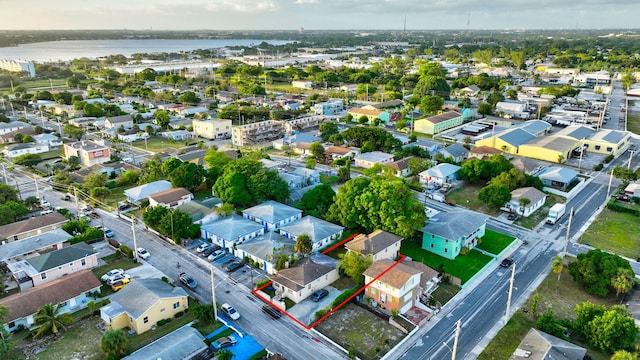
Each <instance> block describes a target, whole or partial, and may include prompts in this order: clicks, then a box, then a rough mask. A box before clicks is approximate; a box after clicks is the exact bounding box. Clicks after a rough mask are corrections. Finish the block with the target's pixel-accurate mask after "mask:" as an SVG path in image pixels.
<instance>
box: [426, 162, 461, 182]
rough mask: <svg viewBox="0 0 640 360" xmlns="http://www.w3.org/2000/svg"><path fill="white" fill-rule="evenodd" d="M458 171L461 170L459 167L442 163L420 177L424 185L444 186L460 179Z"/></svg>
mask: <svg viewBox="0 0 640 360" xmlns="http://www.w3.org/2000/svg"><path fill="white" fill-rule="evenodd" d="M458 170H460V166H458V165H453V164H449V163H441V164H438V165H436V166H434V167H432V168H429V169H427V170H425V171H423V172H421V173H420V174H418V177H419V178H420V183H422V184H429V183H437V184H444V183H449V182H452V181H454V180H456V179H457V178H458Z"/></svg>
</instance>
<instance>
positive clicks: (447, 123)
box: [414, 111, 464, 135]
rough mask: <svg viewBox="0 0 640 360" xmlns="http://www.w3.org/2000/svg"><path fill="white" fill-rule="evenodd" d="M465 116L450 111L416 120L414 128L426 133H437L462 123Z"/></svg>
mask: <svg viewBox="0 0 640 360" xmlns="http://www.w3.org/2000/svg"><path fill="white" fill-rule="evenodd" d="M463 122H464V118H463V116H462V114H461V113H459V112H457V111H448V112H445V113H442V114H440V115H436V116H431V117H428V118H426V119H420V120H416V121H415V122H414V123H415V125H414V130H415V131H417V132H421V133H424V134H429V135H435V134H439V133H441V132H443V131H445V130H448V129H451V128H454V127H456V126H460V125H462V123H463Z"/></svg>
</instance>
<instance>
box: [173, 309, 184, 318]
mask: <svg viewBox="0 0 640 360" xmlns="http://www.w3.org/2000/svg"><path fill="white" fill-rule="evenodd" d="M182 315H184V311H178V312H177V313H176V315H175V317H177V318H179V317H181V316H182Z"/></svg>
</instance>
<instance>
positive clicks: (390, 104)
mask: <svg viewBox="0 0 640 360" xmlns="http://www.w3.org/2000/svg"><path fill="white" fill-rule="evenodd" d="M403 106H404V101H402V100H400V99H394V100H389V101H383V102H380V103H377V104H371V105H366V106H363V107H364V108H374V109H378V110H380V109H394V110H400V109H401V108H402V107H403Z"/></svg>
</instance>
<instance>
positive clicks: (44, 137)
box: [33, 134, 62, 148]
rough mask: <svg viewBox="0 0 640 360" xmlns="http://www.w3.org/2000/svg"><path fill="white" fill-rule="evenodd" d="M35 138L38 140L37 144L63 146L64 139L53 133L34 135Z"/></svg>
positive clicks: (51, 146)
mask: <svg viewBox="0 0 640 360" xmlns="http://www.w3.org/2000/svg"><path fill="white" fill-rule="evenodd" d="M33 139H34V140H35V141H36V144H43V145H49V148H54V147H58V146H62V140H61V139H60V138H59V137H57V136H55V135H53V134H38V135H33Z"/></svg>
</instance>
